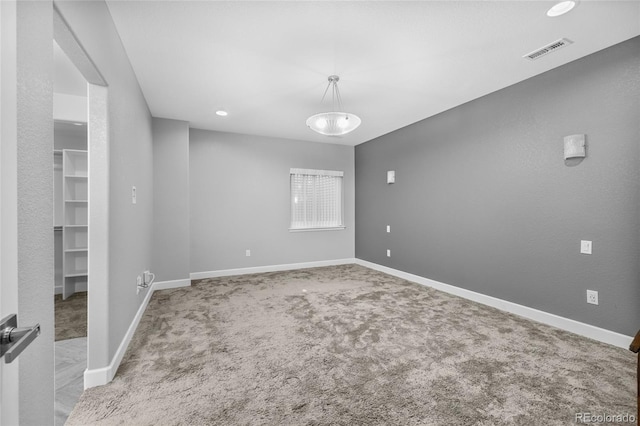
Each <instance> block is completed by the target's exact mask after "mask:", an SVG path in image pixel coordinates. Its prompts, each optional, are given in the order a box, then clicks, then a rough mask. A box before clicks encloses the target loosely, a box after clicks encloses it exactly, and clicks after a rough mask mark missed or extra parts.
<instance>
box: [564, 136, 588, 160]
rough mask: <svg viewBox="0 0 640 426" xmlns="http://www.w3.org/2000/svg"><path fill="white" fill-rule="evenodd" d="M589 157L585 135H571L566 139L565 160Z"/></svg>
mask: <svg viewBox="0 0 640 426" xmlns="http://www.w3.org/2000/svg"><path fill="white" fill-rule="evenodd" d="M586 156H587V151H586V146H585V135H569V136H565V137H564V159H565V160H568V159H569V158H584V157H586Z"/></svg>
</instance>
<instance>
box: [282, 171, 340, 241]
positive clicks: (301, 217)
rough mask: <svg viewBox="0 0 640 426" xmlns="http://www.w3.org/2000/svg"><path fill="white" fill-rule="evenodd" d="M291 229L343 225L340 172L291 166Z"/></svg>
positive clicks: (338, 226)
mask: <svg viewBox="0 0 640 426" xmlns="http://www.w3.org/2000/svg"><path fill="white" fill-rule="evenodd" d="M290 175H291V229H314V228H315V229H320V228H343V227H344V226H343V221H342V216H343V214H342V204H343V201H342V180H343V177H344V172H340V171H333V170H311V169H291V171H290Z"/></svg>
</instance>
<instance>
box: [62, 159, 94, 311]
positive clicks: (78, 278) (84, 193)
mask: <svg viewBox="0 0 640 426" xmlns="http://www.w3.org/2000/svg"><path fill="white" fill-rule="evenodd" d="M88 166H89V164H88V156H87V151H80V150H73V149H64V150H62V173H63V176H62V180H63V185H62V197H63V198H62V199H63V207H62V215H63V218H64V224H63V233H62V248H63V252H64V254H63V258H62V265H63V266H62V269H63V275H64V277H63V284H62V298H63V299H66V298H68V297H69V296H71V295H72V294H73V293H75V292H76V285H77V284H80V283H84V284H85V285H86V283H87V279H88V269H87V265H88V263H87V261H88V255H89V248H88V234H89V232H88V231H89V227H88V225H89V223H88V208H89V177H88V176H89V175H88V171H89V167H88Z"/></svg>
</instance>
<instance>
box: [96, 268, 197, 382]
mask: <svg viewBox="0 0 640 426" xmlns="http://www.w3.org/2000/svg"><path fill="white" fill-rule="evenodd" d="M190 285H191V280H190V279H188V278H186V279H183V280H173V281H159V282H157V283H153V284H151V287H150V288H149V291H147V294H146V295H145V297H144V300H143V301H142V303H141V304H140V306H139V307H138V312H136V315H135V316H134V317H133V320H132V321H131V324H130V325H129V329H128V330H127V333H126V334H125V335H124V338H123V339H122V341H121V342H120V346H119V347H118V350H117V351H116V353H115V355H114V356H113V358H112V359H111V363H109V365H108V366H107V367H103V368H94V369H91V370H89V369H87V370H85V371H84V388H85V389H89V388H93V387H96V386H102V385H106V384H107V383H109V382H110V381H111V380H113V377H114V376H115V375H116V372H117V371H118V367H120V363H121V362H122V358H123V357H124V354H125V352H127V348H128V347H129V343H131V339H132V338H133V335H134V333H135V332H136V329H137V328H138V324H140V320H141V319H142V316H143V315H144V311H146V309H147V306H148V305H149V301H150V300H151V296H152V295H153V293H154V292H155V291H156V290H167V289H170V288H179V287H188V286H190Z"/></svg>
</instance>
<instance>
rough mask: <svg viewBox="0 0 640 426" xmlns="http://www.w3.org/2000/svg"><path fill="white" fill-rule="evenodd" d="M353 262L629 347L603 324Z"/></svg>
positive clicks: (626, 337)
mask: <svg viewBox="0 0 640 426" xmlns="http://www.w3.org/2000/svg"><path fill="white" fill-rule="evenodd" d="M355 263H357V264H358V265H361V266H364V267H367V268H371V269H375V270H376V271H380V272H384V273H386V274H389V275H393V276H395V277H398V278H402V279H405V280H408V281H413V282H415V283H418V284H421V285H424V286H427V287H432V288H435V289H436V290H440V291H444V292H445V293H449V294H453V295H456V296H460V297H462V298H464V299H468V300H472V301H474V302H478V303H482V304H483V305H487V306H491V307H494V308H497V309H500V310H502V311H506V312H510V313H512V314H515V315H519V316H521V317H524V318H528V319H530V320H533V321H537V322H541V323H543V324H547V325H550V326H553V327H556V328H559V329H562V330H566V331H569V332H571V333H574V334H578V335H580V336H584V337H588V338H590V339H594V340H597V341H599V342H603V343H608V344H610V345H613V346H618V347H620V348H624V349H628V348H629V345H630V344H631V341H632V340H633V338H632V337H630V336H625V335H624V334H620V333H616V332H615V331H610V330H605V329H604V328H600V327H596V326H593V325H589V324H585V323H583V322H579V321H575V320H572V319H569V318H564V317H561V316H559V315H555V314H550V313H548V312H544V311H540V310H538V309H534V308H529V307H527V306H523V305H518V304H517V303H513V302H508V301H506V300H502V299H498V298H496V297H492V296H487V295H485V294H481V293H476V292H475V291H471V290H466V289H464V288H460V287H456V286H453V285H450V284H445V283H441V282H439V281H435V280H431V279H429V278H424V277H421V276H419V275H414V274H410V273H408V272H403V271H399V270H397V269H393V268H389V267H387V266H382V265H378V264H377V263H373V262H369V261H366V260H362V259H355Z"/></svg>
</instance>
